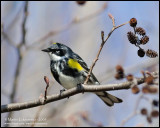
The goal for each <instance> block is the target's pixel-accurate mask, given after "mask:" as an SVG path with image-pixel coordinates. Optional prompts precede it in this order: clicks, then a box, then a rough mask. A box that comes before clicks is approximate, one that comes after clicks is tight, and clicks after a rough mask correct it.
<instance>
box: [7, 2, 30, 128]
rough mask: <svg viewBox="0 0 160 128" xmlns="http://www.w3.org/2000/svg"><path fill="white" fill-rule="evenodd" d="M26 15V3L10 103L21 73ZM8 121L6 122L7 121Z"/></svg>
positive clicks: (10, 115)
mask: <svg viewBox="0 0 160 128" xmlns="http://www.w3.org/2000/svg"><path fill="white" fill-rule="evenodd" d="M27 13H28V1H26V2H25V5H24V15H25V16H24V20H23V22H22V40H21V42H20V43H19V45H18V46H17V47H16V50H17V56H18V61H17V66H16V70H15V78H14V81H13V89H12V92H11V95H10V102H11V103H13V102H14V99H15V95H16V91H17V87H18V80H19V76H20V71H21V67H22V60H23V58H22V53H21V51H22V50H21V48H22V46H23V45H24V44H25V42H26V41H25V38H26V27H25V26H26V20H27ZM12 115H13V113H12V112H10V113H9V114H8V117H10V118H11V117H12ZM7 121H8V120H7ZM6 124H7V126H8V125H9V123H6Z"/></svg>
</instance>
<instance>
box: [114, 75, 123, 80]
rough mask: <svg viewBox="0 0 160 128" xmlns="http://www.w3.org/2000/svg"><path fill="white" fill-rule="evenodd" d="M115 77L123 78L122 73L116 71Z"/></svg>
mask: <svg viewBox="0 0 160 128" xmlns="http://www.w3.org/2000/svg"><path fill="white" fill-rule="evenodd" d="M115 78H116V79H117V80H120V79H123V78H124V74H120V73H116V75H115Z"/></svg>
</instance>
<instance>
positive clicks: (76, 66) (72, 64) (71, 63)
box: [68, 59, 84, 71]
mask: <svg viewBox="0 0 160 128" xmlns="http://www.w3.org/2000/svg"><path fill="white" fill-rule="evenodd" d="M68 65H69V66H70V67H71V68H74V69H77V70H78V71H82V70H84V69H83V67H82V66H81V65H80V64H79V63H78V62H77V60H75V59H69V60H68Z"/></svg>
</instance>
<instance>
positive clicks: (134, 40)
mask: <svg viewBox="0 0 160 128" xmlns="http://www.w3.org/2000/svg"><path fill="white" fill-rule="evenodd" d="M129 23H130V26H131V27H133V28H134V33H133V32H131V31H129V32H128V33H127V37H128V40H129V42H130V43H131V44H134V45H135V46H136V47H138V48H139V50H138V51H137V54H138V56H139V57H144V55H145V54H146V55H147V56H148V57H150V58H155V57H157V56H158V54H157V52H155V51H153V50H150V49H148V50H147V51H145V50H144V49H142V48H141V47H140V45H145V44H147V43H148V42H149V37H148V36H147V35H146V31H145V30H144V29H143V28H142V27H136V26H137V19H136V18H132V19H130V21H129Z"/></svg>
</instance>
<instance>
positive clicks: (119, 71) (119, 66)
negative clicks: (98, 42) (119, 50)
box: [116, 65, 124, 74]
mask: <svg viewBox="0 0 160 128" xmlns="http://www.w3.org/2000/svg"><path fill="white" fill-rule="evenodd" d="M116 71H117V72H118V73H121V74H122V73H124V69H123V67H122V66H121V65H117V66H116Z"/></svg>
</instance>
